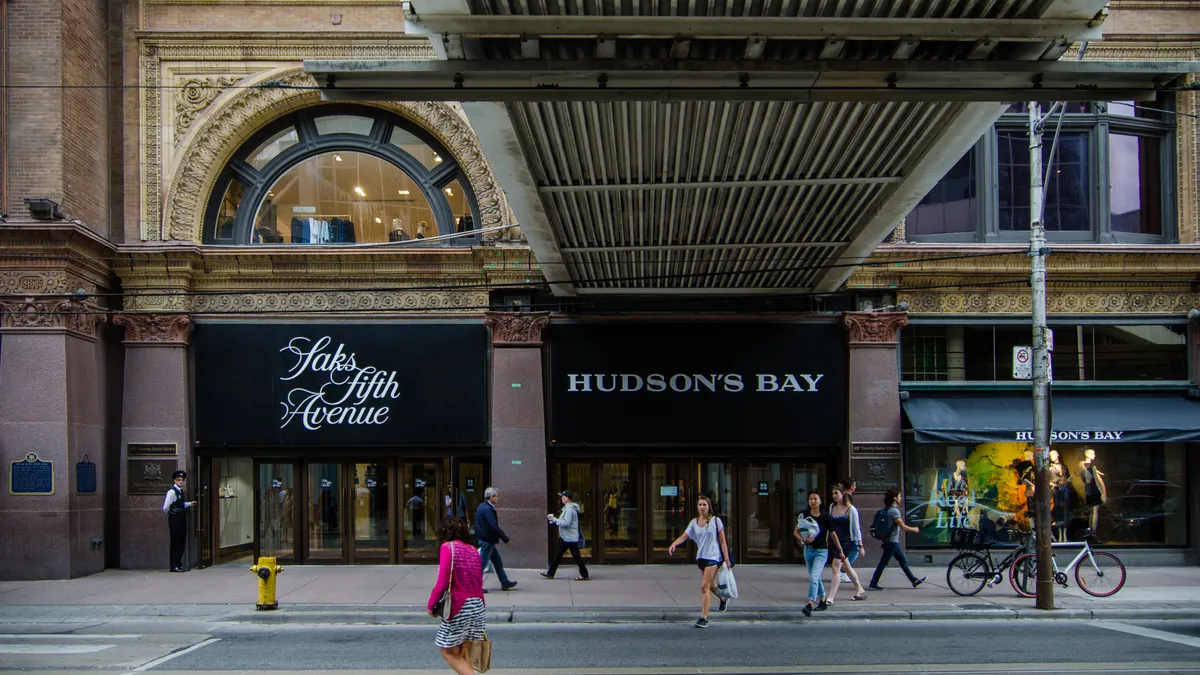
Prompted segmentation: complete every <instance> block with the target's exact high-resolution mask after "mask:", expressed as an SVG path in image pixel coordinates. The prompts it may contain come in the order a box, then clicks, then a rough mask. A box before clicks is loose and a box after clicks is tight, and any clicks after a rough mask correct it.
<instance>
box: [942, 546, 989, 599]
mask: <svg viewBox="0 0 1200 675" xmlns="http://www.w3.org/2000/svg"><path fill="white" fill-rule="evenodd" d="M987 570H988V564H987V558H984V557H983V556H981V555H979V554H978V553H960V554H958V556H956V557H955V558H954V560H951V561H950V566H949V567H947V568H946V585H947V586H949V587H950V590H952V591H954V592H955V593H957V594H958V595H963V596H970V595H975V594H976V593H978V592H979V591H982V590H983V585H984V584H986V583H987V580H988V578H987Z"/></svg>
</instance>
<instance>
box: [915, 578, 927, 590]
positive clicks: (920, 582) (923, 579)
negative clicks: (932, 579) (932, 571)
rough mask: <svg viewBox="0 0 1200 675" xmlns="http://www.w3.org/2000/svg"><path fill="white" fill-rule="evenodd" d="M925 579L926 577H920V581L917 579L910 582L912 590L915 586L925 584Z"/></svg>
mask: <svg viewBox="0 0 1200 675" xmlns="http://www.w3.org/2000/svg"><path fill="white" fill-rule="evenodd" d="M927 578H928V577H921V578H920V579H917V580H916V581H914V582H912V585H913V588H916V587H917V586H920V585H921V584H923V583H925V579H927Z"/></svg>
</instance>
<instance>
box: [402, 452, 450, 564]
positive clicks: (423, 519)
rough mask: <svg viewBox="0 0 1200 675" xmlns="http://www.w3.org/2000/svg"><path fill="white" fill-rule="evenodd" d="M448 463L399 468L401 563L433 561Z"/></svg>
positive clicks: (445, 491)
mask: <svg viewBox="0 0 1200 675" xmlns="http://www.w3.org/2000/svg"><path fill="white" fill-rule="evenodd" d="M448 461H449V460H445V461H426V462H419V461H417V462H405V463H404V464H403V466H402V468H401V472H400V473H401V476H402V477H403V480H404V487H403V490H402V492H401V493H400V499H401V500H402V501H401V513H402V516H401V518H400V520H401V523H402V528H401V532H402V535H401V555H402V556H403V559H404V560H405V561H436V560H437V556H438V538H437V527H438V523H439V522H440V521H441V518H442V514H443V510H444V508H445V507H444V501H445V498H446V496H447V494H448V490H447V489H446V488H447V486H449V485H450V483H449V482H448V481H449V478H448V476H447V473H448V472H447V470H446V469H447V468H448V467H447V466H446V465H447V463H448Z"/></svg>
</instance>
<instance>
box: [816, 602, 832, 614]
mask: <svg viewBox="0 0 1200 675" xmlns="http://www.w3.org/2000/svg"><path fill="white" fill-rule="evenodd" d="M827 609H829V603H828V602H826V601H824V600H822V601H821V604H819V605H817V606H816V607H814V608H813V610H814V611H817V612H824V611H825V610H827Z"/></svg>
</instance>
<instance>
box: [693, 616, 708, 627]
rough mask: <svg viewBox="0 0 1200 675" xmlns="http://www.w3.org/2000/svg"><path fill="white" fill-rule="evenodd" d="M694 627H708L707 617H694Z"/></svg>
mask: <svg viewBox="0 0 1200 675" xmlns="http://www.w3.org/2000/svg"><path fill="white" fill-rule="evenodd" d="M695 625H696V628H708V619H706V618H704V617H700V618H699V619H696V624H695Z"/></svg>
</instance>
